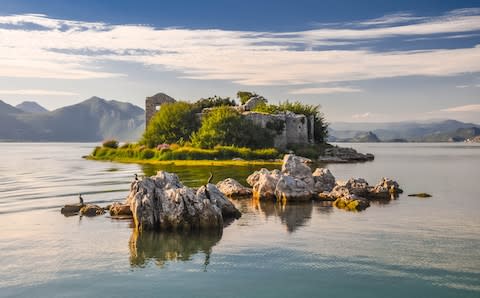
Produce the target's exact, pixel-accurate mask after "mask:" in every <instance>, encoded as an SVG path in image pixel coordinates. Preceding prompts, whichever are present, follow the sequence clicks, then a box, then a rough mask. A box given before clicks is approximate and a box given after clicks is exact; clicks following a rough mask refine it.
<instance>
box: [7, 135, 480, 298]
mask: <svg viewBox="0 0 480 298" xmlns="http://www.w3.org/2000/svg"><path fill="white" fill-rule="evenodd" d="M93 146H94V144H11V143H10V144H9V143H0V226H1V228H0V268H1V270H0V296H2V297H7V296H27V297H57V296H58V297H64V296H69V297H87V296H102V297H122V296H123V297H128V296H134V297H140V296H155V297H159V296H162V297H172V296H175V297H293V296H296V297H300V296H309V297H318V296H324V297H406V296H409V297H480V216H479V211H480V195H479V192H480V187H479V183H480V146H478V145H463V144H362V145H360V144H355V145H353V146H354V147H356V148H357V149H359V150H361V151H363V152H372V153H374V154H375V155H376V159H375V161H374V162H369V163H363V164H354V165H352V164H347V165H345V164H344V165H342V164H339V165H329V166H328V167H329V168H330V169H331V170H332V172H333V174H334V175H335V176H336V177H337V178H338V179H347V178H349V177H364V178H366V179H367V180H368V181H370V183H376V182H377V180H379V179H380V178H381V177H382V176H388V177H391V178H394V179H396V180H398V181H399V182H400V183H401V185H402V187H403V188H404V190H406V193H412V192H428V193H431V194H433V198H429V199H420V198H412V197H407V196H406V195H402V196H400V197H399V198H398V199H397V200H394V201H391V202H389V203H388V204H374V205H372V206H371V207H370V208H368V209H367V210H366V211H364V212H359V213H350V212H345V211H342V210H338V209H334V208H332V207H329V206H325V205H322V204H320V203H307V204H301V205H295V204H287V205H286V206H280V205H274V204H268V203H254V202H252V201H250V200H242V201H236V202H235V203H236V204H237V206H238V207H239V208H240V210H241V211H242V213H243V216H242V218H241V219H239V220H237V221H235V222H234V223H232V224H231V225H229V226H228V227H226V228H225V229H224V231H223V234H203V235H198V234H193V235H192V234H190V235H187V234H155V233H153V234H152V233H145V234H142V235H136V234H135V233H134V232H133V230H132V228H131V224H130V222H129V221H119V220H113V219H110V218H109V217H108V216H101V217H96V218H82V219H80V218H79V217H76V216H74V217H64V216H63V215H61V214H60V212H59V209H60V207H61V206H62V205H63V204H65V203H68V202H75V201H76V196H77V194H78V193H83V194H84V198H85V200H86V201H87V202H92V203H97V204H100V205H106V204H107V203H108V202H111V201H115V200H117V201H118V200H123V199H124V198H125V196H126V194H127V192H128V186H129V182H130V181H131V179H132V177H133V173H142V172H143V173H145V174H148V175H151V174H153V173H154V172H155V171H156V170H157V168H153V167H145V166H143V167H142V166H138V165H128V164H116V163H107V162H94V161H86V160H82V159H81V158H80V156H82V155H85V154H88V153H89V152H90V150H91V148H92V147H93ZM163 169H165V170H168V171H173V172H177V173H178V174H179V175H180V177H181V178H182V180H183V181H184V182H185V183H186V184H187V185H191V186H195V185H199V184H202V183H204V182H205V180H206V178H207V176H208V174H207V173H208V171H209V170H210V168H209V167H195V168H192V167H190V168H176V167H173V166H168V167H164V168H163ZM253 170H254V168H248V167H237V168H235V167H227V168H214V169H213V171H214V172H215V174H216V175H217V177H216V178H217V180H218V179H220V178H224V177H227V176H230V177H234V178H237V179H239V180H243V181H244V179H245V177H246V176H247V175H248V174H249V173H251V172H252V171H253Z"/></svg>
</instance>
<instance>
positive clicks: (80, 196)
mask: <svg viewBox="0 0 480 298" xmlns="http://www.w3.org/2000/svg"><path fill="white" fill-rule="evenodd" d="M78 200H79V201H80V204H81V205H83V198H82V194H79V195H78Z"/></svg>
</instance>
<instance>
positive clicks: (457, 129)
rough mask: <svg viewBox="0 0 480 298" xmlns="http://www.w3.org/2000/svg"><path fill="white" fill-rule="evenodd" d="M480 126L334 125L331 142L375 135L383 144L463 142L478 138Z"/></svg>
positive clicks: (452, 123)
mask: <svg viewBox="0 0 480 298" xmlns="http://www.w3.org/2000/svg"><path fill="white" fill-rule="evenodd" d="M476 129H480V125H477V124H474V123H464V122H460V121H456V120H443V121H435V122H393V123H345V122H343V123H332V124H331V125H330V127H329V134H330V137H329V140H338V139H352V138H355V137H356V136H358V135H360V134H362V133H368V132H372V133H373V134H375V135H376V136H377V137H378V138H379V140H380V141H395V142H403V141H408V142H459V141H463V140H465V139H467V138H470V137H473V136H475V133H476V132H477V130H476Z"/></svg>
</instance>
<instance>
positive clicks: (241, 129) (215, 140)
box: [192, 107, 273, 148]
mask: <svg viewBox="0 0 480 298" xmlns="http://www.w3.org/2000/svg"><path fill="white" fill-rule="evenodd" d="M192 144H193V145H194V146H196V147H201V148H213V147H215V146H216V145H222V146H231V145H235V146H238V147H250V148H266V147H272V145H273V136H272V135H271V133H270V132H269V131H268V130H267V129H265V128H262V127H260V126H258V125H255V124H254V123H253V122H252V121H250V120H247V119H245V117H244V116H243V115H241V114H240V113H238V112H237V111H235V110H233V109H231V108H228V107H218V108H215V109H213V110H212V111H210V112H209V113H208V114H207V115H205V116H204V117H203V119H202V126H201V127H200V129H199V130H198V132H196V133H194V134H193V135H192Z"/></svg>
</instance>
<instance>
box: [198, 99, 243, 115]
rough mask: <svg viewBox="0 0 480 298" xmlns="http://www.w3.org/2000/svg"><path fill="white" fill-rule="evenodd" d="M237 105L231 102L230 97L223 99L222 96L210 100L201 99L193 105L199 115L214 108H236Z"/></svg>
mask: <svg viewBox="0 0 480 298" xmlns="http://www.w3.org/2000/svg"><path fill="white" fill-rule="evenodd" d="M236 105H237V103H236V102H235V101H234V100H231V99H230V97H225V98H222V97H220V96H216V95H215V96H214V97H209V98H201V99H199V100H197V102H195V103H194V104H193V108H194V110H195V111H196V112H197V113H200V112H202V110H203V109H206V108H214V107H221V106H236Z"/></svg>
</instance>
